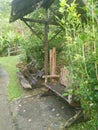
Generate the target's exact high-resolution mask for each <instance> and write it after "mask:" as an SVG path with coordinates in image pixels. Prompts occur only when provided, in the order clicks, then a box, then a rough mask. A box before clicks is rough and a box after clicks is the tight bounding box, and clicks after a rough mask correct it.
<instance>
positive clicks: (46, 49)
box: [44, 9, 49, 78]
mask: <svg viewBox="0 0 98 130" xmlns="http://www.w3.org/2000/svg"><path fill="white" fill-rule="evenodd" d="M45 14H46V21H47V20H48V9H46V11H45ZM48 29H49V25H48V23H47V22H46V23H45V34H44V35H45V38H44V43H45V61H44V68H45V75H48ZM46 78H47V77H46Z"/></svg>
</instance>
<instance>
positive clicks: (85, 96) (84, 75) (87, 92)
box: [57, 0, 98, 130]
mask: <svg viewBox="0 0 98 130" xmlns="http://www.w3.org/2000/svg"><path fill="white" fill-rule="evenodd" d="M89 4H91V5H92V7H95V3H92V2H91V3H89ZM76 6H77V5H76V4H75V3H74V2H73V3H72V4H71V5H68V4H67V3H66V0H60V9H59V11H60V13H61V14H62V15H63V18H62V19H59V18H57V19H58V21H59V23H60V24H61V26H62V27H63V28H64V34H65V35H64V38H65V53H64V54H65V58H66V62H67V66H68V68H69V70H70V72H71V73H72V77H73V80H74V84H73V85H72V89H73V94H74V95H76V97H77V98H78V99H80V101H81V106H82V108H83V110H84V113H85V116H86V117H89V119H91V120H90V125H91V126H92V130H96V127H98V123H97V122H98V119H97V116H98V113H97V112H98V111H97V109H98V45H97V43H98V28H97V27H96V26H98V25H96V24H97V23H96V22H95V21H96V20H95V18H96V17H95V16H96V14H94V12H96V10H94V9H95V8H92V10H91V12H92V14H91V16H90V17H89V18H90V19H88V23H87V24H85V23H82V22H81V18H80V14H78V13H77V11H76ZM87 8H88V7H87ZM89 10H90V9H89ZM89 10H88V11H89ZM87 13H88V12H87ZM88 14H89V13H88ZM88 124H89V123H88ZM88 124H87V125H86V126H85V127H84V126H83V128H84V129H86V130H88V129H89V127H88ZM86 127H87V128H86Z"/></svg>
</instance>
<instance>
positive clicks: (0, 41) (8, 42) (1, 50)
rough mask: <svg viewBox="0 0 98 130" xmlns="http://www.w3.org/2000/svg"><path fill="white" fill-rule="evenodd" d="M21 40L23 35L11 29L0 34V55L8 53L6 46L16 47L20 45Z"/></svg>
mask: <svg viewBox="0 0 98 130" xmlns="http://www.w3.org/2000/svg"><path fill="white" fill-rule="evenodd" d="M22 42H23V37H22V36H21V35H20V34H18V33H14V32H13V31H9V32H7V33H6V34H4V35H1V36H0V56H7V55H8V48H9V47H10V48H11V47H17V46H19V45H21V44H22Z"/></svg>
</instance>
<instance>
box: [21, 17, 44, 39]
mask: <svg viewBox="0 0 98 130" xmlns="http://www.w3.org/2000/svg"><path fill="white" fill-rule="evenodd" d="M21 20H22V21H23V22H24V23H25V24H26V25H27V26H28V27H29V28H30V30H31V31H32V32H33V33H34V34H35V35H36V36H37V37H38V38H39V39H40V40H41V41H43V40H42V38H41V37H40V36H39V35H38V34H37V33H36V31H35V30H34V29H33V28H32V27H31V26H30V25H29V24H28V23H27V22H26V21H25V20H24V19H23V18H21Z"/></svg>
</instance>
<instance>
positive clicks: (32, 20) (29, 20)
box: [22, 17, 58, 25]
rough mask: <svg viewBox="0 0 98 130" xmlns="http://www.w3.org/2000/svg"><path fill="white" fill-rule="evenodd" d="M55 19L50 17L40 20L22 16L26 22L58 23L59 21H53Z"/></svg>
mask: <svg viewBox="0 0 98 130" xmlns="http://www.w3.org/2000/svg"><path fill="white" fill-rule="evenodd" d="M52 19H53V17H50V18H48V19H47V20H39V19H30V18H22V20H24V21H26V22H33V23H39V24H46V23H48V24H50V25H58V23H57V22H55V21H54V22H53V21H51V20H52Z"/></svg>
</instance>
